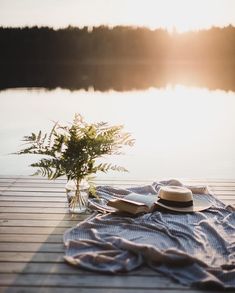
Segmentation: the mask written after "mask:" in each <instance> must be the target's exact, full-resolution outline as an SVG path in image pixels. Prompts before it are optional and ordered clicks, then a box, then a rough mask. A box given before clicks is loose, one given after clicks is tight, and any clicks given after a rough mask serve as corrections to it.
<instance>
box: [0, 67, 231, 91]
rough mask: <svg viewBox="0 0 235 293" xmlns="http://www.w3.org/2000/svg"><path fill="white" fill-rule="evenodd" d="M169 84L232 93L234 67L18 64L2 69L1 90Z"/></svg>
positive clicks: (139, 87)
mask: <svg viewBox="0 0 235 293" xmlns="http://www.w3.org/2000/svg"><path fill="white" fill-rule="evenodd" d="M168 84H172V85H176V84H183V85H187V86H197V87H205V88H208V89H211V90H213V89H222V90H225V91H229V90H230V91H235V64H233V63H231V62H229V63H221V62H217V63H210V64H209V63H203V62H202V63H187V62H186V63H170V62H169V63H160V64H154V65H150V64H141V63H139V64H136V63H134V64H133V63H130V64H126V63H125V64H119V65H117V64H116V65H114V64H103V65H99V64H96V65H94V64H93V65H92V64H91V65H82V64H75V65H50V66H49V65H45V64H40V63H39V64H37V65H35V64H34V65H32V64H31V65H30V64H17V65H7V66H2V67H1V70H0V89H6V88H16V87H44V88H48V89H54V88H57V87H61V88H66V89H70V90H78V89H85V90H88V89H89V88H93V89H94V90H98V91H108V90H116V91H130V90H146V89H148V88H151V87H155V88H164V87H166V86H167V85H168Z"/></svg>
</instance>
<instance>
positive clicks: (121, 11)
mask: <svg viewBox="0 0 235 293" xmlns="http://www.w3.org/2000/svg"><path fill="white" fill-rule="evenodd" d="M100 24H105V25H110V26H113V25H117V24H121V25H139V26H147V27H150V28H157V27H164V28H167V29H169V30H171V29H172V28H174V27H175V28H176V29H177V30H178V31H186V30H190V29H200V28H208V27H210V26H212V25H214V26H226V25H228V24H233V25H234V26H235V0H0V25H1V26H26V25H27V26H33V25H38V26H42V25H46V26H53V27H54V28H58V27H67V26H68V25H73V26H84V25H88V26H94V25H100Z"/></svg>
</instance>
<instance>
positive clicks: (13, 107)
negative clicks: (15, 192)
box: [0, 85, 235, 179]
mask: <svg viewBox="0 0 235 293" xmlns="http://www.w3.org/2000/svg"><path fill="white" fill-rule="evenodd" d="M0 104H1V115H0V139H1V144H0V174H1V175H18V174H20V175H28V174H32V173H33V171H34V170H33V169H32V168H31V167H28V165H29V164H30V162H33V161H35V159H36V158H35V157H33V156H31V157H30V156H16V155H9V153H13V152H16V151H17V150H19V149H20V148H21V147H22V146H21V139H22V137H23V136H24V135H28V134H30V133H31V132H35V131H38V130H40V129H41V130H43V131H49V129H50V128H51V127H52V125H53V121H60V122H62V123H64V122H65V123H66V122H70V121H72V119H73V116H74V113H75V112H78V113H81V114H82V115H83V116H84V118H85V119H86V120H87V121H88V122H98V121H107V122H109V123H110V124H123V125H124V126H125V130H127V131H129V132H131V133H132V135H133V137H134V138H135V139H136V144H135V146H134V147H132V148H131V149H127V150H126V155H124V156H118V157H112V158H111V161H112V162H113V163H117V164H120V165H123V166H125V167H126V168H127V169H128V170H129V173H117V172H116V173H110V174H107V175H103V174H101V175H102V177H104V176H111V177H118V178H122V179H131V178H135V179H138V178H141V179H155V178H169V177H175V178H182V177H183V178H225V179H228V178H234V176H235V136H234V130H235V93H234V92H226V91H222V90H213V91H209V90H207V89H203V88H196V87H186V86H182V85H174V86H167V87H165V88H162V89H157V88H150V89H148V90H143V91H127V92H125V91H124V92H116V91H108V92H99V91H93V90H90V91H85V90H76V91H70V90H66V89H60V88H57V89H55V90H50V91H49V90H46V89H44V88H40V89H32V88H31V89H27V88H25V89H8V90H2V91H1V92H0Z"/></svg>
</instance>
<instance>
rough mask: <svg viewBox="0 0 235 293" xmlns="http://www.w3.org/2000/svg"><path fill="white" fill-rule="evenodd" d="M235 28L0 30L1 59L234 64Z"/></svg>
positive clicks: (4, 60) (47, 28)
mask: <svg viewBox="0 0 235 293" xmlns="http://www.w3.org/2000/svg"><path fill="white" fill-rule="evenodd" d="M234 57H235V27H233V26H231V25H230V26H227V27H224V28H218V27H212V28H211V29H208V30H200V31H194V32H187V33H177V32H176V31H174V32H171V33H170V32H168V31H166V30H163V29H156V30H150V29H147V28H141V27H136V28H135V27H127V26H116V27H113V28H109V27H107V26H99V27H93V28H88V27H84V28H77V27H71V26H69V27H67V28H65V29H57V30H55V29H53V28H49V27H23V28H3V27H1V28H0V63H1V64H10V63H12V64H15V63H29V64H37V63H46V64H55V63H56V64H65V63H66V64H74V63H84V64H86V63H88V64H89V63H97V64H99V63H101V64H103V63H109V62H110V63H150V64H152V63H155V62H156V63H159V62H175V61H176V62H205V61H206V62H215V61H216V62H218V61H221V62H227V61H228V62H231V61H233V60H234Z"/></svg>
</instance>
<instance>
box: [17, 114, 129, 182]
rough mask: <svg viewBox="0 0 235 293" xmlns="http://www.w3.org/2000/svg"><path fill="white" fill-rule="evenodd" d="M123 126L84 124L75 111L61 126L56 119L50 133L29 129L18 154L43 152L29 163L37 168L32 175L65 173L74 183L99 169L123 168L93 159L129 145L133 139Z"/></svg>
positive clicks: (115, 152)
mask: <svg viewBox="0 0 235 293" xmlns="http://www.w3.org/2000/svg"><path fill="white" fill-rule="evenodd" d="M122 130H123V126H109V125H108V124H107V123H105V122H101V123H92V124H87V123H86V122H85V121H84V120H83V118H82V117H81V115H79V114H76V115H75V118H74V120H73V123H72V124H70V125H66V126H62V125H60V124H58V123H55V125H54V126H53V128H52V130H51V131H50V133H49V134H42V132H41V131H39V132H38V134H35V133H32V134H31V135H30V136H25V137H24V139H23V141H25V142H26V144H27V145H28V147H26V148H24V149H23V150H20V151H19V152H18V153H17V154H36V155H42V156H44V157H43V158H41V159H40V160H39V161H38V162H36V163H33V164H31V166H32V167H36V168H38V170H37V172H36V173H35V175H42V176H46V177H48V178H49V179H56V178H58V177H60V176H64V175H65V176H66V177H67V179H68V180H74V181H75V182H76V183H77V184H79V182H80V181H81V180H82V179H84V178H88V177H89V175H91V174H96V173H97V172H98V171H101V172H105V173H106V172H108V171H109V170H116V171H126V169H125V168H123V167H120V166H116V165H112V164H107V163H100V164H97V163H96V159H98V158H101V157H103V156H104V155H112V154H115V155H117V154H121V152H120V150H121V148H122V147H123V146H125V145H127V146H132V145H133V144H134V140H133V139H132V138H131V135H130V134H129V133H126V132H123V131H122Z"/></svg>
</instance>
